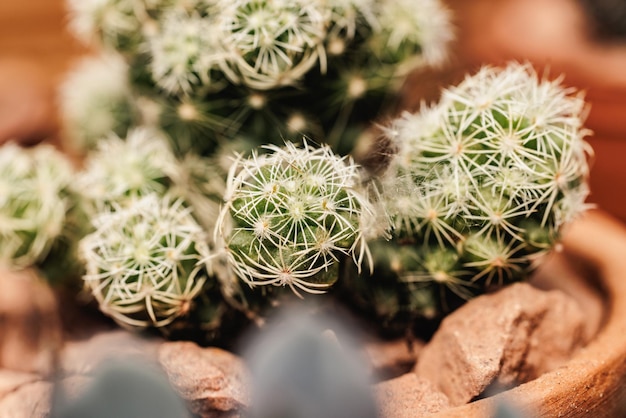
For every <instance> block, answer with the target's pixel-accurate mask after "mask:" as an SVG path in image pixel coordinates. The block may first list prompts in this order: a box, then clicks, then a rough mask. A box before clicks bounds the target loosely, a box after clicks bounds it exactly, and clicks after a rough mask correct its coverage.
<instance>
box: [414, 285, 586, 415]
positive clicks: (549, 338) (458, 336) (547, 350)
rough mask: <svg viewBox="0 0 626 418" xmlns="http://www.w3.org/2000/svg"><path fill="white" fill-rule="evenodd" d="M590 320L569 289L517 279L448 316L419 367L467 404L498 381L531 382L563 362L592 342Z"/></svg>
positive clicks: (453, 397)
mask: <svg viewBox="0 0 626 418" xmlns="http://www.w3.org/2000/svg"><path fill="white" fill-rule="evenodd" d="M584 322H585V317H584V313H583V312H582V311H581V309H580V307H579V306H578V305H577V303H576V302H575V301H574V300H573V299H571V298H570V297H568V296H566V295H565V294H564V293H562V292H560V291H557V290H554V291H549V292H546V291H541V290H538V289H535V288H533V287H532V286H530V285H529V284H525V283H518V284H514V285H512V286H509V287H507V288H504V289H502V290H500V291H499V292H496V293H493V294H489V295H484V296H481V297H478V298H476V299H474V300H471V301H470V302H468V303H467V304H465V305H464V306H463V307H461V308H460V309H458V310H457V311H455V312H454V313H452V314H451V315H450V316H448V317H447V318H446V319H445V320H444V321H443V323H442V324H441V327H440V329H439V330H438V331H437V333H436V334H435V335H434V337H433V339H432V340H431V342H430V343H429V344H428V345H426V347H424V349H423V350H422V352H421V353H420V357H419V360H418V363H417V365H416V368H415V371H416V373H417V374H418V376H420V377H423V378H426V379H429V380H430V381H432V382H433V383H434V384H435V386H436V387H437V388H438V389H439V390H441V391H442V392H443V393H445V394H446V395H447V396H448V398H449V400H450V403H451V404H452V405H453V406H455V405H461V404H464V403H467V402H469V401H470V400H472V399H473V398H474V397H476V396H478V395H480V394H481V393H482V392H483V391H485V389H487V388H488V387H489V386H490V385H492V384H497V385H498V386H510V385H514V384H516V383H521V382H525V381H528V380H530V379H533V378H535V377H537V376H538V375H540V374H542V373H544V372H546V371H549V370H551V369H553V368H555V367H558V366H559V365H561V364H562V363H563V362H565V361H566V360H567V359H568V358H570V357H571V355H572V353H573V352H574V351H576V350H577V349H578V348H580V347H582V346H583V345H584V343H585V342H586V338H585V324H584Z"/></svg>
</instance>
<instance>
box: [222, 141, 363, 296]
mask: <svg viewBox="0 0 626 418" xmlns="http://www.w3.org/2000/svg"><path fill="white" fill-rule="evenodd" d="M268 151H270V152H271V153H269V154H264V155H260V156H258V155H254V156H253V157H251V158H250V159H248V160H240V161H238V163H237V164H235V165H234V167H233V171H231V175H230V176H229V179H228V183H227V193H226V196H227V200H226V205H225V206H224V208H223V210H222V214H221V216H220V220H221V221H220V223H218V232H219V234H220V236H221V237H222V238H223V239H224V241H225V243H226V247H227V255H228V258H229V260H230V262H231V265H232V268H233V269H234V271H235V273H236V274H237V276H239V277H240V278H241V279H242V280H243V281H244V282H246V283H248V284H249V285H250V286H262V285H273V286H279V287H281V286H283V287H287V286H288V287H290V288H291V289H292V290H293V291H294V292H296V293H298V291H300V290H302V291H305V292H311V293H320V292H323V291H325V290H326V289H328V288H329V287H330V286H331V285H332V284H333V283H334V282H335V281H336V280H337V276H338V273H337V264H338V262H339V260H340V259H341V258H343V257H351V258H352V259H353V260H354V261H355V263H356V264H357V265H358V266H361V264H362V263H363V262H364V259H365V258H366V257H367V248H366V245H365V242H364V237H363V234H362V232H361V226H362V222H363V219H364V217H366V216H370V215H371V213H372V208H371V207H370V204H369V202H368V201H367V198H366V197H365V196H364V195H363V194H361V193H360V192H359V191H358V186H359V183H360V178H359V174H358V172H357V170H356V166H355V165H354V164H353V163H351V162H350V161H349V160H347V159H345V158H340V157H337V156H335V155H334V154H333V153H332V152H331V151H330V149H329V148H328V147H321V148H312V147H310V146H309V145H308V144H306V143H305V145H304V148H301V149H299V148H296V146H295V145H293V144H291V143H287V144H286V146H285V147H284V148H278V147H273V146H270V147H268ZM229 225H230V226H229Z"/></svg>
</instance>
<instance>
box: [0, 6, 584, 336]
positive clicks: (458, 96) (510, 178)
mask: <svg viewBox="0 0 626 418" xmlns="http://www.w3.org/2000/svg"><path fill="white" fill-rule="evenodd" d="M69 5H70V9H71V19H70V26H71V28H72V29H73V31H74V32H75V33H76V34H78V35H81V36H82V37H83V38H86V39H90V40H92V41H93V40H96V41H98V42H99V43H100V44H101V46H102V47H103V48H104V49H105V51H106V52H105V53H104V55H103V56H102V57H101V58H99V59H96V60H95V61H93V60H92V61H86V62H85V63H84V64H82V67H80V68H78V69H77V70H76V72H74V73H73V74H72V75H71V77H70V78H69V79H68V81H67V82H66V83H65V84H64V85H63V87H62V89H61V93H62V94H61V98H62V102H63V109H64V114H65V120H66V125H67V128H68V129H67V132H68V133H70V135H68V137H69V138H70V139H72V140H73V141H74V145H75V146H76V147H77V148H82V150H83V151H84V153H85V160H84V164H82V168H81V169H80V170H78V171H77V172H72V171H71V170H70V169H65V168H59V167H57V166H56V165H55V164H57V163H56V162H55V161H56V157H53V156H52V154H51V151H50V150H49V149H48V148H41V149H42V150H44V151H36V152H45V153H47V154H46V155H47V156H46V161H45V162H44V161H40V160H37V158H38V157H28V158H26V157H24V155H26V153H31V151H24V150H21V149H19V150H18V149H17V148H16V147H13V146H6V147H4V148H3V149H2V152H3V153H4V154H2V153H0V170H4V171H6V173H5V174H6V175H3V176H2V180H0V190H5V189H6V190H7V193H4V194H3V195H2V196H1V197H0V198H1V199H4V201H5V202H7V204H5V205H2V212H0V224H4V226H3V225H0V226H1V227H2V228H0V251H1V254H2V258H5V259H9V260H13V261H12V262H13V263H14V264H19V265H21V266H24V265H29V264H33V263H39V262H41V261H42V259H44V258H46V254H47V253H48V252H49V251H50V249H51V248H52V246H53V245H54V244H53V242H54V241H55V239H57V237H58V236H61V235H62V234H61V231H62V230H63V229H64V228H65V227H66V226H67V224H68V223H73V224H78V223H81V222H82V225H79V226H80V227H79V228H74V230H77V231H80V234H79V235H80V236H76V235H73V236H72V237H71V239H70V241H71V242H73V243H74V244H73V245H70V246H68V247H67V248H68V250H70V249H71V250H72V251H73V250H74V249H75V248H77V256H78V257H79V258H80V259H81V260H82V266H81V267H80V269H82V270H84V271H82V272H81V271H77V274H82V276H83V283H84V285H85V286H86V288H87V289H88V290H89V291H90V293H91V294H93V296H94V298H95V299H96V301H97V302H98V304H99V306H100V309H101V310H102V311H103V312H105V313H106V314H108V315H110V316H111V317H113V318H114V319H115V320H116V321H117V322H119V323H120V324H122V325H124V326H127V327H133V328H144V327H157V328H159V329H161V330H162V331H163V332H165V333H166V334H168V333H175V332H177V331H180V330H184V329H185V328H188V327H189V326H190V324H191V326H192V327H198V329H199V330H201V331H200V332H203V331H207V332H209V331H211V332H213V331H214V330H216V329H219V328H220V327H222V328H225V327H223V325H224V324H223V323H222V321H224V318H225V315H228V312H229V310H231V309H233V308H234V309H239V310H241V311H243V312H244V314H245V315H247V316H248V317H258V316H257V314H258V311H259V310H262V309H264V308H265V307H267V305H268V304H271V303H272V301H274V300H276V299H275V298H274V297H275V296H281V297H282V296H285V295H291V294H292V293H295V294H296V295H298V296H300V297H304V293H324V292H326V291H327V290H328V289H330V288H331V287H333V286H336V287H340V288H341V289H343V290H344V294H347V295H348V296H349V298H350V299H352V300H353V301H356V302H357V303H361V304H362V305H363V306H366V309H369V310H374V311H375V312H376V313H377V314H378V315H379V316H380V317H382V318H384V319H385V320H390V321H392V320H397V319H402V318H412V317H415V316H426V317H431V316H436V315H438V314H439V313H441V312H442V311H443V310H445V308H446V307H447V304H453V303H455V300H463V299H466V298H469V297H471V296H473V295H474V294H477V293H480V292H483V291H488V290H490V289H491V288H493V287H498V286H501V285H503V284H506V283H509V282H511V281H514V280H519V279H521V278H522V277H523V276H524V275H525V274H526V273H527V272H528V271H529V269H530V268H531V267H532V265H533V262H534V261H535V260H537V259H538V257H539V256H540V255H541V254H542V253H544V252H545V251H547V250H548V249H549V248H550V247H551V246H552V245H553V244H554V242H555V240H557V239H558V236H559V230H560V228H561V227H562V225H564V224H565V223H567V222H568V221H570V220H571V219H572V218H574V217H575V216H576V215H577V214H578V213H579V212H580V211H581V210H582V209H583V208H584V207H585V204H584V200H585V198H586V196H587V193H588V190H587V186H586V177H587V174H588V169H587V165H586V161H585V156H586V151H587V148H586V144H585V142H584V140H583V137H584V135H585V134H586V131H585V129H584V128H583V127H582V119H583V116H584V106H583V100H582V98H581V97H579V96H576V95H573V94H571V93H572V92H570V91H568V90H566V89H564V88H562V87H561V86H560V84H559V82H558V80H557V81H547V80H544V79H541V78H540V77H538V76H537V75H536V74H535V73H534V72H533V71H532V70H531V69H530V67H529V66H526V65H520V64H512V65H510V66H508V67H507V68H506V69H495V68H485V69H483V70H481V71H480V72H479V73H478V74H476V75H474V76H470V77H468V78H466V80H465V81H463V82H462V83H461V84H460V85H459V86H457V87H454V88H450V89H448V90H446V91H445V92H444V93H443V98H442V100H441V102H440V103H439V104H436V105H433V106H431V107H424V109H422V111H420V112H419V113H416V114H405V115H403V116H402V117H400V118H397V119H395V120H393V121H392V122H390V123H389V124H387V125H385V126H384V127H383V129H382V130H383V138H382V142H381V143H380V144H377V147H378V149H384V157H385V158H384V160H385V161H384V162H385V167H386V170H376V174H373V173H367V172H366V170H364V169H363V168H362V167H360V166H358V165H357V164H355V163H354V161H353V160H352V158H351V157H350V156H349V154H350V153H352V152H353V151H354V149H355V148H356V147H357V146H359V147H360V146H362V144H360V143H359V138H363V137H364V136H365V132H366V129H368V128H369V127H370V126H371V124H372V122H373V121H375V120H376V118H379V117H380V115H381V111H382V110H383V109H384V108H385V105H386V104H388V103H389V101H391V102H393V99H394V95H395V94H396V93H398V87H399V85H400V82H401V81H402V80H403V79H404V76H405V75H406V74H407V72H408V71H409V70H411V69H413V68H416V67H418V66H420V65H424V64H437V63H439V62H441V61H442V60H443V59H444V57H445V48H444V47H445V45H446V43H447V42H448V41H449V39H450V37H451V30H450V23H449V16H448V13H447V12H446V10H445V9H444V8H442V7H441V5H440V3H439V2H438V1H437V0H419V1H410V0H401V1H398V0H382V1H374V0H310V1H305V0H293V1H288V0H84V1H83V0H80V1H79V0H70V1H69ZM90 80H91V81H90ZM379 120H381V119H379ZM368 134H369V133H368ZM292 140H296V141H298V142H296V143H294V142H290V141H292ZM314 143H326V144H328V145H321V146H317V145H315V146H314V145H313V144H314ZM381 144H383V145H384V146H382V145H381ZM36 152H35V151H32V155H35V154H36ZM29 155H30V154H29ZM229 156H230V157H231V159H229V158H228V157H229ZM34 161H36V162H34ZM59 164H60V163H59ZM4 171H3V172H4ZM70 183H71V186H72V187H71V193H70V192H69V191H66V189H68V190H69V185H70ZM15 186H17V187H15ZM72 199H73V200H72ZM70 208H72V209H73V211H74V214H73V215H72V216H71V217H70V216H68V213H69V211H70ZM5 220H10V222H9V221H5ZM11 228H12V229H11ZM80 269H79V270H80ZM339 279H341V280H339ZM228 325H231V326H232V323H229V324H228ZM170 335H171V334H170Z"/></svg>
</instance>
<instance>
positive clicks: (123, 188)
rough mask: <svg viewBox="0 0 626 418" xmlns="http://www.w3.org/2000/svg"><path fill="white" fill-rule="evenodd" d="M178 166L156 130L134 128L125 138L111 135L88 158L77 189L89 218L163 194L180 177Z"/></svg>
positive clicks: (165, 141) (166, 143)
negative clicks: (147, 196)
mask: <svg viewBox="0 0 626 418" xmlns="http://www.w3.org/2000/svg"><path fill="white" fill-rule="evenodd" d="M180 172H181V167H180V164H179V162H178V161H177V159H176V157H175V156H174V154H173V153H172V151H171V149H170V147H169V144H168V142H167V140H166V139H165V138H164V137H163V135H162V134H160V133H159V132H158V131H154V130H152V129H148V128H137V129H134V130H132V131H131V132H129V134H128V136H127V137H126V139H122V138H119V137H117V136H110V137H108V138H106V139H103V140H102V141H100V142H98V149H97V150H95V151H94V152H92V153H91V154H90V155H88V157H87V160H86V162H85V169H84V170H83V171H82V172H81V173H80V175H79V177H78V179H77V181H76V188H77V190H78V191H79V192H80V194H81V196H82V197H83V204H84V206H85V210H86V211H87V213H89V214H90V215H92V216H95V215H96V214H97V213H102V212H106V211H110V210H111V209H112V208H113V207H116V208H119V207H124V206H125V205H126V202H128V201H132V200H134V199H137V198H139V197H142V196H146V195H148V194H151V193H157V194H160V195H164V194H165V193H166V192H167V191H168V189H169V188H170V187H171V186H172V185H173V184H174V182H175V180H176V179H178V178H179V177H180Z"/></svg>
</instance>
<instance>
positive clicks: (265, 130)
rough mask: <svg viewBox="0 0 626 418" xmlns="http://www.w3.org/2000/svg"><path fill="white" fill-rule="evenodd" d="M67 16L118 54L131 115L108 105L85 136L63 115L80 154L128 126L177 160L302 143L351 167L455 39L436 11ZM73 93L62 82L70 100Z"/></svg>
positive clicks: (237, 2) (125, 4) (116, 8)
mask: <svg viewBox="0 0 626 418" xmlns="http://www.w3.org/2000/svg"><path fill="white" fill-rule="evenodd" d="M69 6H70V27H71V28H72V30H73V32H74V33H75V34H77V35H78V36H79V37H81V38H83V39H85V40H89V39H91V40H93V39H96V40H99V41H100V42H101V43H103V44H104V45H105V46H106V47H108V49H112V50H115V51H117V52H119V53H120V54H121V56H122V57H123V58H124V59H125V60H126V61H127V62H128V64H129V68H130V74H129V75H127V77H129V78H130V86H128V89H127V90H126V91H125V93H126V95H127V96H131V97H130V101H129V103H126V102H124V103H121V102H119V101H118V100H117V98H112V97H109V96H107V97H104V99H106V100H108V102H106V103H105V102H103V101H102V100H101V101H100V103H102V105H101V106H99V107H98V112H97V114H98V115H100V116H101V118H100V120H99V121H98V120H96V119H93V123H91V124H90V122H89V118H79V117H82V114H83V113H84V112H81V110H83V109H84V108H85V107H84V106H81V105H79V104H77V106H75V107H71V106H68V108H70V110H72V109H75V110H76V109H78V110H77V111H75V112H74V113H75V114H76V115H77V116H76V117H74V119H80V120H78V121H74V122H72V124H73V125H74V130H75V131H77V135H76V136H77V138H76V142H77V143H84V144H89V143H90V142H91V141H92V140H93V137H94V136H98V135H99V134H100V133H101V129H100V128H101V127H102V126H104V125H107V126H111V127H112V128H114V129H116V133H118V135H120V136H123V135H124V132H123V130H124V129H126V128H127V127H128V125H129V123H130V124H137V123H142V124H145V125H151V126H154V127H155V128H158V129H160V130H163V131H165V132H167V133H168V134H169V135H170V136H171V137H172V141H173V143H174V147H173V148H174V149H175V151H176V152H179V153H180V154H183V153H186V152H188V151H194V152H200V153H202V154H203V155H210V154H211V153H214V152H215V151H216V149H218V148H219V147H220V146H221V145H223V144H221V142H224V141H229V140H231V139H234V138H240V137H243V138H244V139H246V140H247V141H250V142H251V143H252V144H253V145H254V146H255V147H256V146H258V145H260V144H261V143H262V140H263V139H264V138H276V139H279V138H282V137H287V136H289V137H291V136H294V135H307V136H310V137H313V138H317V139H318V140H322V141H324V142H326V143H329V144H331V146H333V147H334V150H335V151H336V152H338V153H340V154H341V155H346V154H348V153H350V152H351V151H352V149H353V148H354V146H355V144H356V142H357V141H358V140H360V138H361V134H362V133H363V132H364V131H365V130H366V129H367V128H368V124H369V122H370V121H371V120H373V119H374V118H376V117H378V116H379V115H380V112H381V111H382V110H383V109H384V108H385V106H386V105H387V104H389V101H390V100H392V98H393V96H394V95H395V93H397V91H398V89H399V87H400V85H401V81H402V80H403V79H404V76H405V75H406V74H407V72H408V71H409V70H410V69H413V68H415V67H416V66H420V65H436V64H438V63H440V62H442V61H443V59H444V58H445V56H446V45H447V43H448V42H449V40H450V39H451V37H452V32H453V31H452V29H451V25H450V16H449V13H448V12H447V10H446V9H445V8H444V7H443V6H442V5H441V3H440V2H439V1H438V0H419V1H417V2H416V1H406V0H403V1H400V2H398V1H391V0H389V1H387V0H386V1H383V2H376V1H372V0H332V1H325V0H314V1H305V0H297V1H284V0H281V1H265V0H234V1H232V0H215V1H170V0H167V1H161V0H159V1H149V0H85V1H82V0H72V1H70V3H69ZM398 19H399V20H398ZM398 22H400V23H398ZM116 59H117V60H119V59H121V57H118V58H113V57H111V60H112V61H114V60H116ZM101 67H102V68H103V69H104V70H103V71H106V69H105V67H106V65H102V66H101ZM94 77H95V76H94ZM96 78H97V77H96ZM100 78H102V77H100ZM73 83H74V81H72V79H69V80H68V82H67V84H68V88H67V89H66V90H67V91H68V92H70V93H71V92H72V91H75V90H72V89H71V87H70V86H71V84H73ZM87 85H91V86H99V85H100V83H98V82H92V83H91V84H89V83H87ZM83 90H84V91H87V90H89V89H87V88H85V89H82V90H80V91H83ZM96 90H97V89H96ZM112 91H113V90H111V92H112ZM94 94H95V93H94ZM69 95H70V96H76V95H78V96H80V94H69ZM105 96H106V95H105ZM248 98H250V99H251V100H247V99H248ZM259 98H262V100H261V101H259V100H258V99H259ZM126 99H129V98H128V97H126V96H125V97H124V100H126ZM71 101H72V102H74V103H77V102H78V100H74V99H72V100H71ZM83 103H86V101H83ZM91 103H94V104H95V98H94V101H92V102H91ZM121 104H124V106H122V105H121ZM127 108H128V109H131V110H132V111H131V112H128V111H125V110H126V109H127ZM106 109H108V110H107V111H106V112H104V111H103V110H106ZM68 112H69V111H68ZM69 113H71V112H69ZM91 113H94V112H91ZM94 114H96V113H94ZM83 119H84V120H83ZM77 122H80V123H83V122H86V124H84V126H83V125H79V126H77ZM96 122H98V123H96ZM98 124H100V125H101V126H98ZM91 125H93V126H91ZM81 136H82V137H81ZM275 144H276V145H280V143H279V141H276V143H275ZM247 151H249V150H247Z"/></svg>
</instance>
